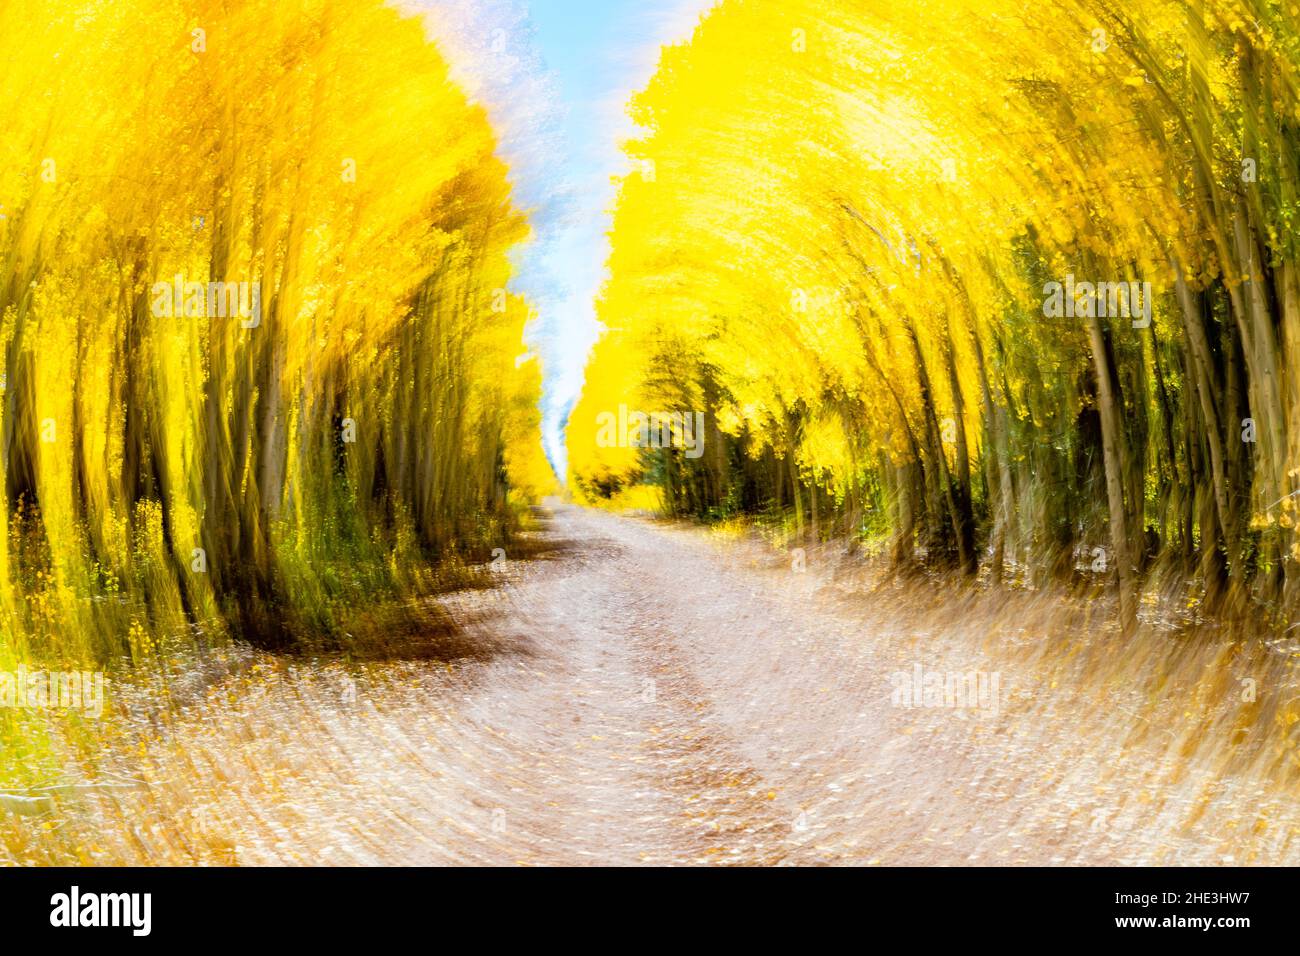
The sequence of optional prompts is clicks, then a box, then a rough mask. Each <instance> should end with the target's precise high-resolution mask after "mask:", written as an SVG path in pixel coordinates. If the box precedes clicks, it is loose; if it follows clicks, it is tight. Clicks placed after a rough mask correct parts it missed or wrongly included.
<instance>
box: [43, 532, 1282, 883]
mask: <svg viewBox="0 0 1300 956" xmlns="http://www.w3.org/2000/svg"><path fill="white" fill-rule="evenodd" d="M542 538H543V539H544V540H543V542H542V544H543V547H542V549H541V554H540V555H539V556H538V557H535V558H532V559H529V560H522V561H520V560H514V559H512V558H511V556H510V555H509V554H507V555H506V560H505V561H504V562H502V563H501V564H499V565H498V566H497V570H496V573H497V575H498V578H499V586H498V587H495V588H489V589H480V590H471V591H465V592H462V593H460V594H456V595H453V596H451V597H450V598H448V599H447V600H446V607H447V610H448V611H449V613H450V614H451V615H452V616H453V618H455V619H456V620H457V621H458V622H460V625H461V627H462V628H463V629H464V632H465V633H464V635H463V637H464V639H465V640H464V641H463V644H464V645H465V646H467V647H473V648H476V650H475V652H474V653H472V654H468V655H466V656H463V657H460V658H458V659H454V660H448V661H442V662H429V661H410V662H405V663H385V664H382V665H373V666H368V667H367V668H365V669H364V670H363V671H362V672H360V673H357V672H355V671H345V670H343V669H342V668H340V667H339V666H338V665H335V664H331V663H328V662H319V663H315V664H313V663H310V662H303V661H300V662H298V663H296V664H294V665H293V666H292V667H287V666H283V665H281V664H274V665H270V666H267V665H263V664H259V665H257V666H256V667H255V668H253V669H252V671H251V672H250V673H248V674H245V675H244V676H243V677H242V678H241V679H240V680H239V681H231V682H227V685H228V686H224V687H221V688H218V689H216V692H214V693H210V694H209V698H208V700H207V701H205V702H203V703H202V704H201V705H198V706H195V707H190V708H188V709H187V710H186V714H185V716H184V717H183V718H181V719H178V720H177V721H175V722H174V723H173V724H172V725H171V726H169V727H167V728H165V730H164V731H163V732H160V733H159V734H157V735H156V737H155V738H154V739H153V740H152V741H151V742H149V743H148V744H147V745H146V746H144V747H143V748H142V749H143V751H144V753H145V756H144V758H143V759H142V760H141V761H140V763H139V764H137V765H127V764H121V765H120V766H119V769H120V770H122V771H124V772H125V774H126V775H134V776H140V777H143V778H145V779H147V780H148V781H149V785H148V787H147V789H146V790H145V791H144V792H143V793H139V792H136V791H123V792H122V793H120V794H119V793H118V792H116V791H114V792H113V793H112V795H111V798H110V799H104V798H96V799H97V802H95V803H93V804H91V805H80V806H79V807H75V808H71V809H70V811H69V814H68V816H67V819H66V820H65V821H64V822H63V823H61V824H60V828H61V829H62V830H63V831H64V834H63V835H64V839H65V841H66V842H67V843H69V844H72V843H75V844H76V845H77V846H78V847H86V848H88V849H85V850H80V849H79V850H78V853H80V854H81V856H82V858H83V860H84V861H85V862H104V863H149V862H155V863H156V862H173V863H183V862H193V861H195V860H203V861H207V862H228V863H241V864H259V863H313V864H320V863H356V864H439V863H483V864H503V865H514V864H524V865H539V864H588V863H606V864H668V863H712V864H808V863H845V864H964V863H983V864H1030V863H1033V864H1047V863H1084V864H1086V863H1130V864H1132V863H1197V862H1204V863H1223V862H1239V863H1245V862H1256V863H1275V862H1285V861H1290V862H1295V859H1294V858H1295V855H1296V854H1295V851H1294V849H1293V847H1295V846H1296V845H1297V844H1295V842H1294V841H1293V840H1292V838H1291V836H1292V834H1293V833H1295V832H1296V829H1297V827H1296V820H1295V817H1296V811H1295V810H1294V809H1293V808H1294V806H1295V801H1294V800H1293V799H1291V798H1290V797H1289V796H1288V795H1287V793H1286V792H1285V791H1284V790H1278V791H1276V792H1275V791H1274V790H1271V789H1269V788H1268V787H1267V786H1264V785H1263V784H1262V783H1261V781H1260V780H1259V779H1258V778H1252V777H1250V776H1249V775H1244V776H1243V775H1234V774H1228V773H1224V772H1223V768H1222V767H1221V766H1219V765H1217V764H1212V763H1205V762H1198V760H1197V758H1195V757H1194V756H1191V757H1189V756H1188V753H1189V751H1188V750H1187V747H1186V741H1185V740H1182V739H1179V738H1177V736H1176V734H1175V733H1174V731H1173V730H1170V729H1169V728H1167V727H1161V726H1152V725H1153V721H1152V719H1151V717H1150V716H1148V717H1145V718H1142V719H1138V718H1140V717H1141V715H1140V714H1139V713H1138V708H1139V707H1141V706H1142V704H1141V701H1140V700H1139V699H1137V698H1138V697H1140V696H1141V693H1140V692H1139V691H1138V690H1136V689H1134V688H1129V687H1125V686H1123V685H1122V684H1117V685H1115V686H1113V687H1109V688H1104V687H1103V688H1101V691H1100V693H1099V691H1098V689H1097V688H1095V687H1091V686H1087V687H1084V686H1082V685H1081V686H1079V687H1074V688H1070V687H1069V686H1063V685H1068V684H1069V680H1068V671H1062V670H1060V669H1059V668H1058V669H1056V670H1053V671H1051V672H1050V673H1048V672H1047V671H1045V670H1044V667H1043V665H1042V661H1041V660H1038V661H1036V660H1035V658H1034V650H1033V649H1034V648H1035V647H1037V646H1038V645H1039V643H1041V642H1039V641H1038V640H1037V638H1036V636H1035V635H1034V634H1032V633H1026V634H1021V635H1020V636H1019V637H1018V638H1017V637H1016V634H1017V633H1018V632H1017V631H1016V629H1015V628H1014V627H1013V628H1011V629H1010V631H1008V626H1007V622H1006V620H1005V617H1006V615H1004V618H1003V619H1002V620H1001V622H1000V623H999V625H998V627H999V629H1000V633H999V636H998V638H997V641H996V643H997V652H996V653H994V652H993V650H991V649H990V645H991V644H992V643H993V641H992V639H991V638H989V637H988V635H989V633H990V632H989V627H990V625H989V623H988V621H987V620H985V619H984V618H983V617H982V615H983V616H985V617H986V616H987V615H988V613H989V607H990V602H993V603H994V604H996V603H997V601H998V600H1000V599H998V598H996V597H989V596H982V597H973V598H971V599H970V601H968V602H966V603H961V602H958V601H955V600H954V599H953V598H952V597H951V596H945V595H942V594H936V595H935V601H936V602H937V603H936V604H935V606H934V607H931V608H930V609H929V611H928V613H925V614H922V613H915V614H914V613H911V612H909V613H907V614H903V613H901V612H900V611H899V608H900V606H901V605H900V602H899V601H894V600H890V599H889V596H888V594H882V593H881V592H879V591H878V592H877V593H876V596H875V598H871V597H870V596H868V597H863V596H861V595H849V594H847V593H846V592H845V590H844V588H843V587H842V586H840V585H837V584H836V583H835V582H834V581H833V580H832V579H831V577H829V576H828V575H827V574H825V573H822V571H821V570H820V569H819V568H818V567H817V561H818V560H819V558H818V555H815V554H813V555H809V556H807V558H806V560H803V559H801V558H800V557H799V556H796V557H795V558H794V559H791V558H790V557H789V556H782V555H780V554H778V553H776V552H772V551H770V550H768V549H765V548H763V547H761V546H759V545H756V544H754V543H753V542H748V543H747V542H734V541H724V540H720V539H718V538H717V537H714V536H710V535H707V534H705V533H702V532H700V531H697V530H692V529H686V528H678V527H669V526H663V525H656V524H654V523H651V522H648V521H640V520H636V519H629V518H620V517H614V516H610V515H607V514H603V513H597V512H590V511H583V510H580V509H576V508H571V507H558V508H557V509H556V510H555V511H554V512H553V514H552V515H551V517H550V518H549V519H548V521H547V523H546V529H545V531H544V532H543V533H542ZM917 600H918V598H917V596H916V595H910V596H908V597H907V602H906V603H907V606H908V607H911V606H912V605H913V604H915V603H916V601H917ZM1008 613H1009V614H1010V616H1011V618H1012V623H1013V624H1014V623H1015V619H1016V618H1018V617H1020V616H1022V612H1021V611H1019V610H1017V609H1016V608H1015V607H1011V609H1010V611H1009V612H1008ZM1052 620H1055V621H1062V616H1061V614H1059V613H1056V614H1054V615H1053V617H1052ZM1008 635H1010V636H1008ZM1017 640H1021V641H1022V643H1023V646H1021V647H1020V648H1017V647H1016V646H1014V645H1015V642H1016V641H1017ZM1009 642H1010V645H1011V646H1008V644H1009ZM1017 660H1019V661H1020V662H1021V663H1020V664H1017V663H1015V662H1016V661H1017ZM918 669H919V671H920V672H921V673H923V674H929V673H932V672H934V673H939V674H941V675H953V674H955V675H957V677H958V680H959V681H960V680H962V679H965V677H966V676H968V675H973V674H978V675H982V676H981V677H980V679H983V680H984V681H985V683H984V685H982V686H983V687H984V689H985V690H986V691H992V690H996V699H993V698H991V697H990V696H988V695H985V696H984V697H982V698H980V699H978V700H977V699H975V698H974V697H973V696H972V698H971V699H970V700H968V701H966V704H965V705H962V706H948V705H950V704H952V703H953V702H954V701H953V699H952V698H951V696H950V697H949V698H948V699H947V700H946V701H945V700H932V701H930V702H929V703H930V704H932V706H911V707H909V706H902V705H900V702H899V698H898V697H897V694H896V691H897V688H898V686H899V685H898V681H899V680H900V678H899V677H898V676H897V675H900V674H903V675H907V676H908V678H911V677H913V676H914V675H916V674H917V673H918ZM990 677H992V678H994V679H995V680H996V686H995V687H992V686H990V685H989V680H988V679H989V678H990ZM975 686H976V684H975V683H972V684H970V687H971V688H972V690H973V688H974V687H975ZM909 699H910V698H909ZM925 702H926V701H925V700H924V699H922V698H921V697H920V695H918V698H917V700H916V703H917V704H922V703H925ZM956 702H957V703H959V704H960V703H961V700H960V699H958V700H957V701H956ZM946 704H947V705H946ZM1171 706H1181V705H1180V704H1178V702H1176V701H1175V702H1172V705H1171ZM1129 709H1132V713H1133V714H1134V715H1135V716H1134V718H1132V719H1130V718H1129V717H1126V716H1124V714H1125V713H1128V712H1129ZM1155 723H1158V721H1156V722H1155ZM1202 732H1203V731H1202ZM39 856H40V855H39V854H38V857H39ZM46 858H47V859H50V860H51V861H54V860H55V858H54V857H46Z"/></svg>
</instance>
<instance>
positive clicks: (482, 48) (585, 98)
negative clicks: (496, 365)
mask: <svg viewBox="0 0 1300 956" xmlns="http://www.w3.org/2000/svg"><path fill="white" fill-rule="evenodd" d="M403 6H405V7H408V8H412V9H417V10H420V11H421V12H423V13H425V15H426V21H427V22H428V23H429V25H430V31H431V33H432V35H433V36H434V38H435V40H436V41H437V42H439V44H440V45H441V46H442V47H443V49H444V50H445V51H446V53H447V55H448V56H449V58H450V59H451V61H452V63H453V65H454V76H455V78H456V79H457V81H458V82H460V83H461V84H462V85H463V86H465V88H466V89H467V90H468V91H469V93H470V95H471V96H472V97H474V98H475V99H476V100H478V101H479V102H482V103H483V104H484V106H485V107H486V108H487V110H488V113H489V115H490V116H491V118H492V122H493V125H494V126H495V127H496V128H497V131H498V134H499V135H500V137H501V141H502V142H501V150H502V152H503V154H504V155H505V157H506V159H507V160H508V161H509V162H510V164H511V170H512V173H511V178H512V181H513V183H514V187H515V192H516V197H517V201H518V202H519V204H520V205H521V206H523V207H524V208H527V209H529V210H530V216H531V219H532V222H533V228H534V239H533V241H532V242H531V243H529V245H528V246H527V247H525V248H524V249H523V250H521V252H520V254H519V257H518V278H517V280H516V281H515V283H514V285H513V288H514V290H515V291H517V292H521V293H523V294H524V295H526V296H527V297H528V298H529V299H530V301H531V302H532V303H533V304H534V306H535V308H536V309H537V310H538V321H537V322H536V324H535V325H534V326H533V327H532V328H531V329H530V335H529V338H530V344H531V346H532V347H533V348H534V349H535V350H536V351H537V352H538V353H539V354H540V355H541V358H542V364H543V369H544V373H545V376H546V380H545V390H544V395H543V399H542V413H543V424H542V427H543V435H544V440H545V443H546V448H547V453H548V454H549V455H550V457H551V461H552V463H553V464H555V465H556V467H557V469H559V471H560V473H561V477H563V469H564V452H563V445H562V442H563V425H564V418H565V417H566V416H567V413H568V409H569V407H570V406H571V405H572V402H573V401H574V400H575V399H576V398H577V395H578V392H579V390H580V389H581V387H582V370H583V366H584V364H585V360H586V356H587V353H588V351H589V349H590V348H591V345H592V344H593V343H594V342H595V340H596V337H597V332H598V329H597V325H596V321H595V316H594V313H593V311H592V304H593V299H594V297H595V295H596V293H597V292H598V291H599V289H600V285H601V283H602V281H603V277H604V275H605V260H606V257H607V255H608V244H607V241H606V236H605V233H606V231H607V230H608V228H609V218H608V212H609V209H610V206H611V205H612V203H613V199H614V194H615V187H614V185H613V183H612V182H611V177H614V176H618V175H621V174H622V173H624V172H626V170H627V168H628V163H627V160H626V158H625V157H624V155H623V153H622V150H621V149H620V148H619V144H620V143H621V142H622V141H623V140H625V139H627V138H628V137H629V136H632V135H635V132H636V130H635V127H634V125H633V124H632V122H631V120H629V119H628V118H627V113H626V104H627V100H628V97H629V96H630V95H631V94H632V93H633V92H635V91H636V90H638V89H640V88H641V87H643V86H644V85H645V84H646V83H647V82H648V81H649V79H650V77H651V76H652V75H653V73H654V70H655V67H656V66H657V64H658V60H659V50H660V48H661V47H662V45H663V44H666V43H676V42H680V41H682V40H685V39H687V38H689V36H690V34H691V31H692V30H693V29H694V26H695V24H696V22H697V21H698V19H699V15H700V14H701V13H702V12H703V11H704V10H706V9H708V8H709V7H710V6H712V0H658V2H655V0H531V2H528V0H410V2H408V3H405V4H403Z"/></svg>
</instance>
